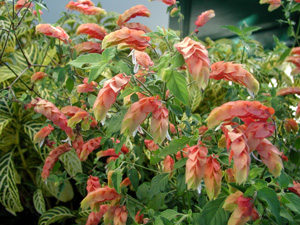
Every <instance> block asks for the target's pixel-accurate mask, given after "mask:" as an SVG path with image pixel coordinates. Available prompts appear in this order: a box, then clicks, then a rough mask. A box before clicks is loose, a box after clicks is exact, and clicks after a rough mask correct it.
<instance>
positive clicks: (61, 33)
mask: <svg viewBox="0 0 300 225" xmlns="http://www.w3.org/2000/svg"><path fill="white" fill-rule="evenodd" d="M35 31H36V33H42V34H44V35H46V36H49V37H54V38H58V39H59V40H61V41H63V42H64V43H66V44H67V43H69V42H70V41H71V40H70V38H69V35H68V34H67V33H66V31H65V30H64V29H62V28H61V27H60V26H56V27H54V26H52V25H50V24H39V25H37V26H36V27H35Z"/></svg>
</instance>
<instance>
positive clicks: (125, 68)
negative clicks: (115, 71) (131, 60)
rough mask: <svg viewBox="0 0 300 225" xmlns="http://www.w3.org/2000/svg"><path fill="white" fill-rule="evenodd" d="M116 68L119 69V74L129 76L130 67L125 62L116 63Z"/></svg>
mask: <svg viewBox="0 0 300 225" xmlns="http://www.w3.org/2000/svg"><path fill="white" fill-rule="evenodd" d="M116 66H117V67H118V68H119V73H125V74H127V75H129V74H131V70H130V67H129V66H128V64H127V63H126V62H124V61H121V60H120V61H118V62H117V63H116Z"/></svg>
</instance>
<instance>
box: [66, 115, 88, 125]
mask: <svg viewBox="0 0 300 225" xmlns="http://www.w3.org/2000/svg"><path fill="white" fill-rule="evenodd" d="M88 116H89V114H88V113H87V112H86V111H84V112H77V113H76V114H75V115H74V116H72V117H71V118H70V119H69V120H68V126H69V127H71V128H72V129H74V128H75V126H76V124H78V123H80V122H81V120H83V119H85V118H87V117H88Z"/></svg>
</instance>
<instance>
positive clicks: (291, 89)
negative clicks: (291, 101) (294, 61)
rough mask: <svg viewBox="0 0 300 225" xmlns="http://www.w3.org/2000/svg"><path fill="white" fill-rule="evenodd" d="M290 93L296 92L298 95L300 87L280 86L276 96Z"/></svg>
mask: <svg viewBox="0 0 300 225" xmlns="http://www.w3.org/2000/svg"><path fill="white" fill-rule="evenodd" d="M290 94H297V95H300V88H299V87H285V88H281V89H279V90H278V91H277V93H276V95H277V96H286V95H290Z"/></svg>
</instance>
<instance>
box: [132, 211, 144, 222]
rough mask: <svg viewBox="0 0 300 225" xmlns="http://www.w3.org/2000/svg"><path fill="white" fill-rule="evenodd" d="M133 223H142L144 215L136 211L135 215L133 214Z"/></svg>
mask: <svg viewBox="0 0 300 225" xmlns="http://www.w3.org/2000/svg"><path fill="white" fill-rule="evenodd" d="M134 219H135V222H136V223H138V224H141V223H143V219H144V214H141V210H139V211H137V213H136V214H135V217H134Z"/></svg>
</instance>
